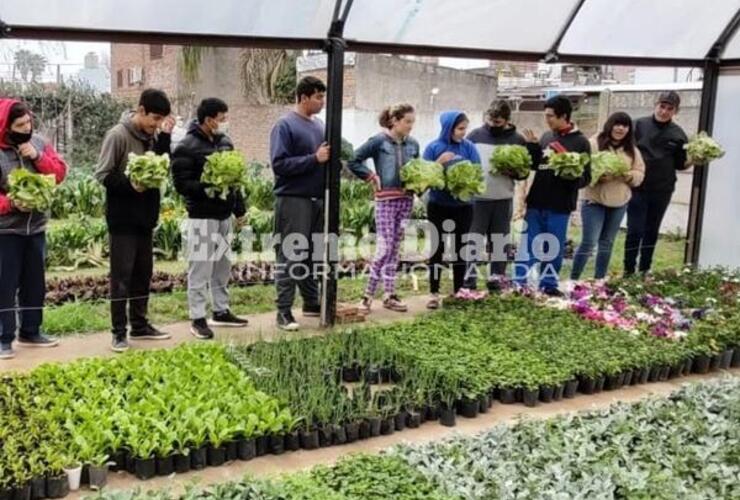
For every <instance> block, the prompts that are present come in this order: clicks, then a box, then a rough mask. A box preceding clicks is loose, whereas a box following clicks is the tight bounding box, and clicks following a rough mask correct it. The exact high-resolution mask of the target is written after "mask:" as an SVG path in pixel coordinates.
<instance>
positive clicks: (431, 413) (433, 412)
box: [424, 404, 439, 422]
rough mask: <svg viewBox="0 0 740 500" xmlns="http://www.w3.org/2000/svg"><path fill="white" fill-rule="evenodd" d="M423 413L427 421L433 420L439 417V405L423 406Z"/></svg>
mask: <svg viewBox="0 0 740 500" xmlns="http://www.w3.org/2000/svg"><path fill="white" fill-rule="evenodd" d="M424 413H426V419H427V421H428V422H433V421H435V420H437V419H438V418H439V405H433V404H430V405H427V406H425V407H424Z"/></svg>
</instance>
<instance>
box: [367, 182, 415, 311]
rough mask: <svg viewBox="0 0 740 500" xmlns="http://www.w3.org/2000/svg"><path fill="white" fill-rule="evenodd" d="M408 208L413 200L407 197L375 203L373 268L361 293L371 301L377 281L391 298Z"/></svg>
mask: <svg viewBox="0 0 740 500" xmlns="http://www.w3.org/2000/svg"><path fill="white" fill-rule="evenodd" d="M412 205H413V198H410V197H405V198H396V199H392V200H379V201H376V202H375V227H376V231H377V247H376V250H375V258H374V259H373V264H372V266H371V267H370V280H369V281H368V283H367V290H366V291H365V293H366V294H367V295H369V296H371V297H372V296H373V295H375V290H376V289H377V288H378V282H379V281H380V280H381V278H382V280H383V290H384V291H385V293H386V294H389V295H390V294H393V292H394V291H395V289H396V270H397V269H398V258H399V251H400V249H401V238H402V237H403V229H404V227H403V225H404V221H406V220H407V219H408V218H409V215H411V207H412Z"/></svg>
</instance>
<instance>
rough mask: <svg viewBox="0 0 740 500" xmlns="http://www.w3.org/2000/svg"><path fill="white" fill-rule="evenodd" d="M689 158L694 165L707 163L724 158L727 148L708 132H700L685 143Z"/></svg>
mask: <svg viewBox="0 0 740 500" xmlns="http://www.w3.org/2000/svg"><path fill="white" fill-rule="evenodd" d="M684 149H685V150H686V154H687V156H688V157H689V160H691V162H692V163H693V164H694V165H707V164H709V162H710V161H712V160H716V159H718V158H722V157H723V156H724V155H725V150H724V149H722V146H720V144H719V143H718V142H717V141H715V140H714V139H712V138H711V137H709V136H708V135H707V133H706V132H699V133H698V134H697V135H695V136H694V137H692V138H691V140H690V141H689V142H688V144H685V145H684Z"/></svg>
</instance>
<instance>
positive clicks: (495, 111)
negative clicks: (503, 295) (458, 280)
mask: <svg viewBox="0 0 740 500" xmlns="http://www.w3.org/2000/svg"><path fill="white" fill-rule="evenodd" d="M510 120H511V107H510V106H509V103H508V102H506V101H505V100H503V99H501V100H497V101H494V102H492V103H491V106H490V107H489V108H488V110H487V111H486V115H485V124H484V125H483V126H481V127H478V128H477V129H475V130H473V131H472V132H471V133H470V134H469V135H468V140H469V141H471V142H472V143H473V144H475V147H476V148H477V149H478V154H479V155H480V158H481V166H482V167H483V174H484V177H485V179H486V191H485V193H483V194H481V195H479V196H477V197H476V198H475V200H474V202H473V222H472V224H471V227H470V232H471V233H473V234H475V235H477V237H478V238H484V239H485V242H486V246H487V247H490V254H491V259H490V270H489V273H490V274H489V276H488V283H487V286H488V289H489V291H496V290H498V289H499V287H500V280H499V279H497V278H501V277H503V276H505V274H506V264H507V255H508V250H509V245H505V246H501V245H498V246H497V240H498V241H501V240H500V238H501V237H506V238H507V240H508V238H509V233H510V232H511V217H512V213H513V209H514V201H513V200H514V186H515V184H514V183H515V181H521V180H524V179H526V178H527V177H526V176H525V177H511V176H508V175H499V174H497V175H491V173H490V171H491V166H490V160H491V155H492V154H493V151H494V149H495V148H496V147H497V146H503V145H519V146H525V147H527V149H529V150H531V151H530V155H534V156H536V155H537V154H539V152H538V150H539V144H538V143H537V142H527V140H526V139H525V138H524V136H522V135H521V134H520V133H519V132H517V130H516V126H515V125H514V124H512V123H511V121H510ZM493 235H496V236H493ZM499 235H500V236H499ZM477 278H478V273H477V271H476V269H475V268H474V265H473V266H471V267H470V269H468V272H467V277H466V280H465V287H466V288H470V289H472V290H475V289H476V288H477V281H478V279H477Z"/></svg>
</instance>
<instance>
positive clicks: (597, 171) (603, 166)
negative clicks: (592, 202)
mask: <svg viewBox="0 0 740 500" xmlns="http://www.w3.org/2000/svg"><path fill="white" fill-rule="evenodd" d="M629 171H630V167H629V165H627V162H625V161H624V158H622V157H621V156H619V155H618V154H616V153H614V152H612V151H599V152H598V153H594V154H592V155H591V186H595V185H596V184H597V183H598V182H599V179H601V177H602V176H604V175H611V176H613V177H621V176H624V175H627V174H628V173H629Z"/></svg>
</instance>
